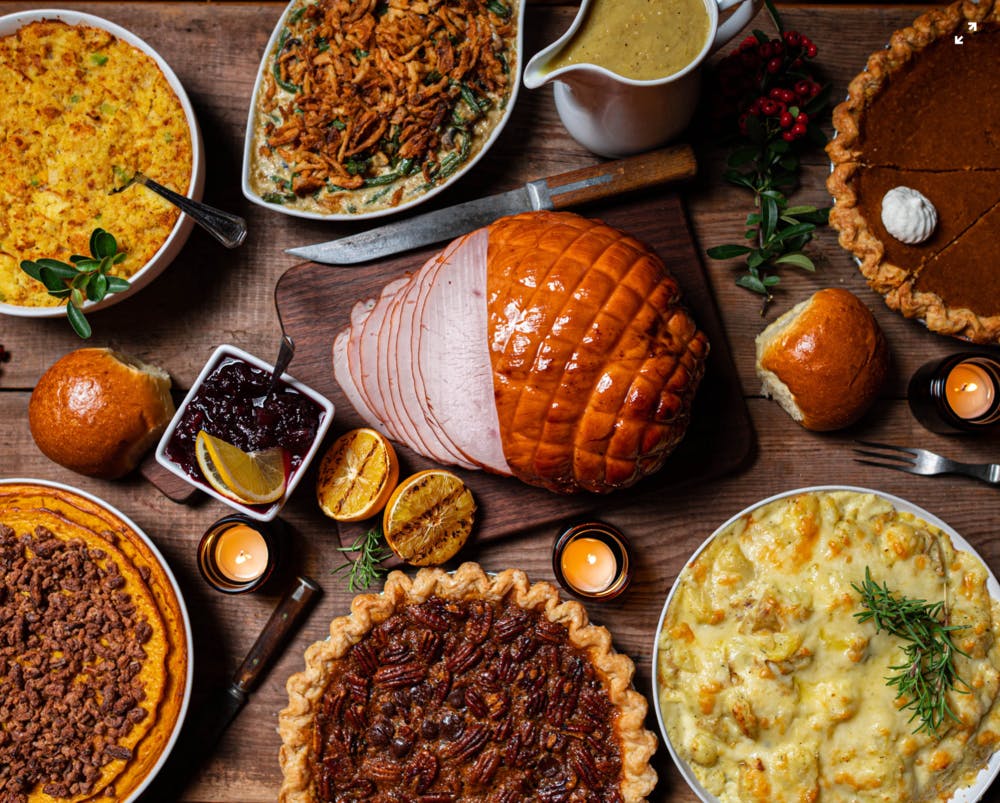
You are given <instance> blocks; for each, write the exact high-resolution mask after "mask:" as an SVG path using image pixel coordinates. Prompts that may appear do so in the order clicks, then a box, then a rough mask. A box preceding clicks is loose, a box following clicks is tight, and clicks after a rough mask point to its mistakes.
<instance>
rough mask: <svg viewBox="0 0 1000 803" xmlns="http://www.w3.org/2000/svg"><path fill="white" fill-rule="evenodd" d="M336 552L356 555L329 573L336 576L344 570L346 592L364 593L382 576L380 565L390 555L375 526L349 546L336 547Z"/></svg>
mask: <svg viewBox="0 0 1000 803" xmlns="http://www.w3.org/2000/svg"><path fill="white" fill-rule="evenodd" d="M337 551H338V552H343V553H344V554H345V555H348V554H354V555H356V557H354V558H353V559H350V558H349V559H348V560H347V561H345V562H344V563H343V564H342V565H340V566H338V567H337V568H336V569H334V570H333V571H331V572H330V574H338V573H339V572H342V571H344V570H345V569H346V570H347V590H348V591H351V592H355V591H364V590H365V589H367V588H368V586H370V585H371V584H372V583H373V582H375V581H376V580H377V579H378V578H379V577H381V576H382V575H384V574H385V569H384V568H382V565H381V564H382V562H383V561H384V560H385V559H386V558H388V557H389V556H390V555H392V552H391V551H389V549H387V548H386V547H385V540H384V538H383V536H382V528H381V527H379V526H377V525H376V526H375V527H372V528H371V529H370V530H368V531H367V532H366V533H365V534H364V535H361V536H358V539H357V540H356V541H355V542H354V543H353V544H351V545H350V546H342V547H338V548H337Z"/></svg>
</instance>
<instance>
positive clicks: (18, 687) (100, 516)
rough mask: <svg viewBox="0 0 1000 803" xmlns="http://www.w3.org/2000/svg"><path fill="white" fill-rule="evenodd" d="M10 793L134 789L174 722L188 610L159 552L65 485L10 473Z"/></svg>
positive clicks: (4, 738)
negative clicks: (14, 479) (21, 479)
mask: <svg viewBox="0 0 1000 803" xmlns="http://www.w3.org/2000/svg"><path fill="white" fill-rule="evenodd" d="M0 603H2V604H0V690H2V691H0V800H2V801H4V803H20V801H32V802H33V801H53V800H72V801H74V803H76V802H77V801H91V800H94V801H97V800H110V799H113V800H125V799H127V798H128V797H129V796H130V794H132V793H133V792H135V791H136V790H137V788H138V787H139V786H140V785H141V784H142V783H143V781H144V780H145V779H146V778H147V777H148V775H149V774H150V772H151V771H152V769H153V767H154V766H155V765H156V764H157V762H158V761H159V759H160V757H161V755H162V753H163V751H164V749H165V747H166V745H167V744H168V742H169V741H170V739H171V736H172V734H173V732H174V729H175V726H176V725H177V722H178V718H179V716H180V711H181V708H182V705H183V699H184V694H185V689H186V684H187V667H188V642H187V638H186V630H185V627H184V618H183V613H182V610H181V608H180V603H179V602H178V599H177V596H176V594H175V593H174V591H173V586H172V584H171V582H170V579H169V577H168V576H167V574H166V572H165V571H164V569H163V567H162V565H161V564H160V562H159V561H158V559H157V557H156V556H155V554H154V553H153V552H152V551H151V550H150V549H149V547H148V546H147V544H146V543H145V542H144V541H143V540H142V538H141V537H140V536H139V535H138V534H137V533H136V532H135V531H134V530H133V529H132V528H131V527H130V526H129V525H128V524H127V523H126V522H125V521H123V520H122V519H120V518H119V517H118V516H116V515H114V514H113V513H111V512H110V511H109V510H107V509H105V508H104V507H102V506H101V505H98V504H96V503H94V502H92V501H91V500H89V499H87V498H84V497H82V496H80V495H78V494H75V493H72V492H70V491H68V490H65V489H62V488H58V487H54V486H47V485H35V484H26V483H0Z"/></svg>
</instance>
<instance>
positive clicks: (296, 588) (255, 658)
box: [142, 577, 322, 803]
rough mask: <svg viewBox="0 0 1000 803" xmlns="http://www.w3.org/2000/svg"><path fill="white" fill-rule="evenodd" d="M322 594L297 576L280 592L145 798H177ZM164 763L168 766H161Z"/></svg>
mask: <svg viewBox="0 0 1000 803" xmlns="http://www.w3.org/2000/svg"><path fill="white" fill-rule="evenodd" d="M320 594H322V590H321V589H320V587H319V585H318V584H317V583H316V581H315V580H311V579H309V578H308V577H297V578H296V580H295V584H294V585H293V586H292V587H291V588H290V589H289V590H288V591H287V592H286V593H285V594H284V596H283V597H282V598H281V600H280V601H279V602H278V604H277V606H276V607H275V609H274V611H272V613H271V616H270V618H269V619H268V620H267V624H266V625H264V629H263V630H261V632H260V635H259V636H257V640H256V641H255V642H254V645H253V646H252V647H251V648H250V652H248V653H247V655H246V658H244V659H243V663H242V664H240V668H239V669H237V670H236V674H235V675H233V679H232V682H231V683H230V684H229V686H227V687H226V688H225V689H219V690H217V691H216V692H214V693H212V694H211V696H210V697H209V698H208V699H207V700H206V701H205V703H204V704H203V705H201V706H199V708H198V711H197V712H196V714H195V715H194V716H192V717H190V718H189V721H188V722H186V723H185V724H184V729H183V732H182V742H183V744H184V749H179V750H176V751H174V754H173V755H171V757H170V761H169V763H168V765H167V767H168V768H170V771H167V772H164V773H162V774H161V777H160V778H158V779H157V781H156V782H154V783H153V784H152V785H151V786H150V789H149V791H148V792H147V793H145V794H144V795H143V796H142V801H143V803H146V801H150V803H153V802H154V801H161V800H162V801H167V800H179V799H180V796H181V795H180V793H181V792H183V791H184V788H185V787H186V786H187V784H188V781H190V779H191V778H193V777H194V775H195V773H196V772H197V771H198V769H200V767H201V765H202V763H203V762H204V761H206V760H207V759H208V757H209V755H210V754H211V753H212V749H213V748H214V747H215V746H216V745H217V744H218V743H219V740H220V739H221V738H222V735H223V734H224V733H225V732H226V729H227V728H228V727H229V724H230V723H231V722H232V721H233V720H234V719H235V718H236V715H237V714H239V712H240V711H241V710H242V708H243V706H244V705H245V704H246V702H247V700H248V699H249V696H250V692H252V691H253V689H254V687H255V686H256V685H257V682H258V681H259V680H260V679H261V677H262V676H263V674H264V671H265V670H266V669H267V667H268V665H269V664H270V662H271V660H272V659H274V658H275V657H276V656H277V655H278V653H279V651H280V649H281V647H282V646H284V644H285V642H286V641H287V640H288V638H289V637H290V636H291V635H292V633H294V631H295V628H296V626H297V625H298V623H299V622H300V621H301V619H302V617H303V616H304V615H305V614H306V613H307V612H308V610H309V609H310V607H311V605H312V602H313V601H314V599H316V598H318V596H319V595H320ZM165 769H166V768H165Z"/></svg>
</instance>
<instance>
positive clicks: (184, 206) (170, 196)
mask: <svg viewBox="0 0 1000 803" xmlns="http://www.w3.org/2000/svg"><path fill="white" fill-rule="evenodd" d="M135 180H136V181H137V182H138V183H140V184H142V185H143V186H145V187H148V188H149V189H151V190H152V191H153V192H155V193H156V194H157V195H159V196H162V197H163V198H166V199H167V200H168V201H170V203H172V204H173V205H174V206H177V207H178V208H180V209H181V211H183V212H184V213H185V214H186V215H189V216H190V217H191V218H192V219H193V220H194V222H195V223H197V224H198V225H199V226H201V227H202V228H203V229H205V231H207V232H208V233H209V234H211V235H212V236H213V237H214V238H215V239H216V240H218V241H219V242H220V243H222V244H223V245H224V246H226V248H236V246H238V245H240V244H241V243H242V242H243V240H244V239H246V236H247V222H246V221H245V220H244V219H243V218H241V217H240V216H239V215H233V214H230V213H229V212H223V211H222V210H221V209H216V208H215V207H214V206H209V205H208V204H203V203H201V202H200V201H192V200H191V199H190V198H187V197H186V196H184V195H179V194H178V193H176V192H174V191H173V190H170V189H167V188H166V187H164V186H163V185H162V184H157V183H156V182H155V181H153V179H151V178H149V177H148V176H144V175H142V174H141V173H139V174H137V175H136V178H135Z"/></svg>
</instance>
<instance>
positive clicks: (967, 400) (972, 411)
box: [944, 362, 996, 421]
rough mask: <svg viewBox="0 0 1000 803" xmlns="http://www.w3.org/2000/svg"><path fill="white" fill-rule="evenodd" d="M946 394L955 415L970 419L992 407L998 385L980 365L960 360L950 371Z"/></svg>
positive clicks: (977, 416) (945, 387)
mask: <svg viewBox="0 0 1000 803" xmlns="http://www.w3.org/2000/svg"><path fill="white" fill-rule="evenodd" d="M944 395H945V399H946V400H947V402H948V406H949V407H950V408H951V409H952V410H953V411H954V413H955V415H957V416H958V417H959V418H962V419H965V420H966V421H969V420H973V419H976V418H979V417H980V416H982V415H983V413H985V412H986V411H987V410H989V409H990V405H991V404H992V403H993V397H994V396H995V395H996V387H995V386H994V383H993V380H992V379H991V378H990V375H989V374H987V373H986V371H984V370H983V369H982V368H980V367H979V366H978V365H976V364H975V363H973V362H960V363H959V364H958V365H956V366H955V367H954V368H952V369H951V371H949V372H948V378H947V379H946V380H945V383H944Z"/></svg>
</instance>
